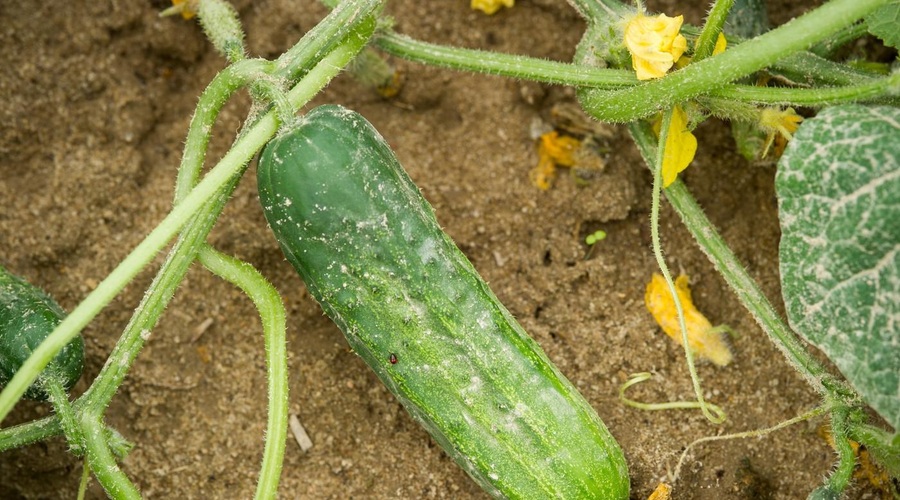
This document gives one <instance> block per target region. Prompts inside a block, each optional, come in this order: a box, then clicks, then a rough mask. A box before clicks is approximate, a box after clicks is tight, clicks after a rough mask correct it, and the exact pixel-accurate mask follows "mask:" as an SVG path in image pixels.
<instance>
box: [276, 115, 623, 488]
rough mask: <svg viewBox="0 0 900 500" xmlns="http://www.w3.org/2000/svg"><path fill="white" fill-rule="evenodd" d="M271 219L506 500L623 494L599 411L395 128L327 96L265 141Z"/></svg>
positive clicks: (344, 323)
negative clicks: (503, 297)
mask: <svg viewBox="0 0 900 500" xmlns="http://www.w3.org/2000/svg"><path fill="white" fill-rule="evenodd" d="M258 180H259V195H260V201H261V203H262V206H263V209H264V212H265V216H266V219H267V220H268V222H269V225H270V226H271V228H272V230H273V232H274V233H275V237H276V239H277V240H278V242H279V244H280V245H281V248H282V250H283V251H284V254H285V256H286V257H287V259H288V261H290V262H291V264H293V266H294V267H295V268H296V269H297V272H299V273H300V276H301V277H302V278H303V280H304V281H305V282H306V285H307V287H308V289H309V291H310V293H311V294H312V295H313V296H314V297H315V298H316V299H317V300H318V301H319V303H320V304H321V305H322V308H323V309H324V310H325V313H326V314H327V315H328V316H329V317H330V318H331V319H332V320H333V321H334V322H335V323H337V325H338V326H339V327H340V329H341V330H342V331H343V332H344V335H345V336H346V338H347V341H348V342H349V343H350V346H351V347H352V348H353V349H354V350H355V351H356V353H357V354H359V355H360V356H361V357H362V358H363V359H364V360H365V362H366V363H367V364H368V365H369V366H370V367H371V368H372V369H373V370H374V371H375V373H376V374H377V375H378V377H379V378H380V379H381V380H382V381H383V382H384V384H385V385H386V386H387V387H388V388H389V389H390V390H391V392H393V393H394V394H395V395H396V396H397V398H398V399H399V400H400V401H401V402H402V403H403V405H404V406H405V407H406V409H407V410H408V411H409V412H410V413H411V414H412V416H413V417H414V418H415V419H416V420H417V421H419V422H420V423H421V424H422V425H423V426H424V427H425V428H426V429H427V430H428V432H429V433H430V434H431V435H432V437H434V439H435V440H436V441H437V442H438V443H439V444H440V445H441V446H442V447H443V448H444V450H446V451H447V453H449V454H450V456H452V457H453V459H454V460H456V462H457V463H458V464H459V465H460V466H462V467H463V469H465V470H466V472H468V473H469V475H471V476H472V477H473V478H474V479H475V481H477V482H478V483H479V484H480V485H481V487H482V488H484V489H485V490H486V491H487V492H489V493H490V494H491V495H493V496H495V497H498V498H529V499H530V498H534V499H545V498H564V499H592V498H597V499H619V498H627V497H628V490H629V481H628V472H627V469H626V464H625V460H624V457H623V455H622V451H621V450H620V448H619V446H618V444H617V443H616V441H615V440H614V439H613V437H612V436H611V435H610V433H609V431H608V430H607V429H606V427H605V426H604V425H603V422H601V421H600V419H599V417H598V416H597V414H596V413H595V412H594V410H593V408H591V407H590V405H589V404H588V403H587V402H586V401H585V400H584V398H583V397H582V396H581V394H579V393H578V391H577V390H576V389H575V387H574V386H572V384H571V383H570V382H569V381H568V380H566V378H565V377H564V376H563V375H562V374H561V373H560V372H559V370H557V368H556V367H555V366H553V364H552V363H551V362H550V360H549V359H547V356H546V355H545V354H544V352H543V351H542V350H541V349H540V347H538V345H537V344H536V343H535V342H534V341H533V340H532V339H531V338H530V337H528V335H527V334H526V333H525V331H524V330H523V329H522V327H521V326H519V324H518V323H517V322H516V320H515V319H513V317H512V315H511V314H510V313H509V312H508V311H507V310H506V308H505V307H503V305H502V304H501V303H500V301H499V300H497V297H495V296H494V294H493V292H491V290H490V288H489V287H488V285H487V284H486V283H485V282H484V280H482V279H481V277H480V276H479V275H478V273H477V272H476V271H475V269H474V268H473V267H472V264H471V263H470V262H469V261H468V260H467V259H466V257H465V256H464V255H463V254H462V252H460V251H459V249H458V248H457V247H456V246H455V245H454V243H453V241H452V240H451V239H450V238H449V237H448V236H447V235H446V234H445V233H444V232H443V231H441V229H440V227H439V225H438V223H437V220H436V219H435V216H434V212H433V210H432V208H431V206H430V205H429V204H428V202H427V201H425V199H424V198H423V197H422V195H421V194H420V192H419V190H418V188H417V187H416V186H415V185H414V184H413V183H412V181H411V180H410V179H409V177H408V176H407V175H406V172H405V171H404V170H403V168H402V167H401V166H400V164H399V163H398V161H397V159H396V157H395V156H394V154H393V153H392V151H391V150H390V148H389V147H388V145H387V144H386V143H385V141H384V139H383V138H382V137H381V136H380V135H379V134H378V132H377V131H376V130H375V129H374V128H373V127H372V125H371V124H369V122H367V121H366V120H365V119H364V118H363V117H362V116H360V115H359V114H357V113H355V112H353V111H350V110H347V109H345V108H342V107H339V106H332V105H329V106H321V107H318V108H316V109H314V110H312V111H311V112H310V113H309V114H307V115H306V116H305V117H303V118H302V119H301V121H300V122H299V123H298V124H297V125H296V126H295V127H293V128H292V129H291V130H290V131H288V132H287V133H285V134H283V135H281V136H279V137H277V138H276V139H274V140H273V141H272V142H270V143H269V144H268V146H266V149H265V151H264V152H263V154H262V157H261V159H260V162H259V172H258Z"/></svg>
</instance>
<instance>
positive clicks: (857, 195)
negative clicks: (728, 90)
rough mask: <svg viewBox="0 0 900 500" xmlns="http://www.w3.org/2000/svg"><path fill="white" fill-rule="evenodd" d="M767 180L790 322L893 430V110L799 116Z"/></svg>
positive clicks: (897, 345)
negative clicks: (773, 197)
mask: <svg viewBox="0 0 900 500" xmlns="http://www.w3.org/2000/svg"><path fill="white" fill-rule="evenodd" d="M775 186H776V190H777V195H778V205H779V219H780V222H781V231H782V238H781V246H780V248H779V254H780V255H779V257H780V266H781V286H782V294H783V296H784V302H785V306H786V307H787V315H788V321H789V322H790V324H791V327H792V328H794V330H795V331H797V332H798V333H799V334H800V335H802V336H803V337H804V338H806V340H807V341H809V342H810V343H812V344H814V345H815V346H816V347H818V348H819V349H821V350H822V351H823V352H824V353H825V354H826V355H827V356H828V357H829V358H830V359H831V360H832V361H833V362H834V364H835V365H837V367H838V369H839V370H840V371H841V373H843V375H844V377H846V379H847V380H848V381H849V382H850V384H851V385H853V387H854V388H855V389H856V390H857V391H858V392H859V394H860V395H861V396H862V397H863V399H864V400H865V401H866V402H867V403H868V404H869V405H870V406H871V407H872V408H873V409H874V410H875V411H877V412H878V413H879V414H880V415H881V416H882V417H884V418H885V420H887V422H888V423H889V424H891V425H892V426H893V427H894V429H900V109H897V108H891V107H865V106H859V105H848V106H838V107H833V108H827V109H825V110H824V111H822V112H821V113H820V114H819V115H818V116H817V117H815V118H812V119H809V120H806V121H805V122H804V123H803V125H802V126H801V127H800V129H799V130H798V131H797V133H796V135H795V136H794V139H793V140H792V141H791V142H790V144H789V145H788V147H787V149H786V150H785V152H784V155H783V156H782V157H781V160H780V161H779V163H778V173H777V174H776V178H775Z"/></svg>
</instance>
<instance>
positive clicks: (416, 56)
mask: <svg viewBox="0 0 900 500" xmlns="http://www.w3.org/2000/svg"><path fill="white" fill-rule="evenodd" d="M375 45H377V46H378V48H380V49H381V50H383V51H385V52H387V53H388V54H391V55H394V56H397V57H402V58H403V59H407V60H410V61H414V62H418V63H423V64H430V65H433V66H440V67H443V68H450V69H455V70H462V71H476V72H479V73H485V74H489V75H495V76H508V77H512V78H522V79H526V80H537V81H540V82H543V83H555V84H564V85H575V86H589V87H599V88H619V87H623V86H626V85H635V84H637V83H638V80H637V78H635V76H634V72H633V71H626V70H621V69H604V68H592V67H589V66H579V65H575V64H570V63H564V62H558V61H550V60H546V59H538V58H535V57H528V56H520V55H515V54H501V53H497V52H490V51H485V50H476V49H464V48H459V47H448V46H446V45H437V44H433V43H429V42H423V41H420V40H415V39H413V38H410V37H408V36H406V35H400V34H397V33H394V32H392V31H384V32H381V33H379V34H378V35H377V36H376V37H375Z"/></svg>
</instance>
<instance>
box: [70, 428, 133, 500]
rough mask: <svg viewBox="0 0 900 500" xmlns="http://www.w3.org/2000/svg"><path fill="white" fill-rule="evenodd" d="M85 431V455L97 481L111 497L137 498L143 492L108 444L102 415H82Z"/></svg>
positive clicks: (127, 499)
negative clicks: (125, 470)
mask: <svg viewBox="0 0 900 500" xmlns="http://www.w3.org/2000/svg"><path fill="white" fill-rule="evenodd" d="M81 428H82V430H83V432H84V441H85V448H86V450H85V456H86V457H87V461H88V465H90V467H91V471H92V472H93V473H94V476H95V477H96V478H97V481H98V482H99V483H100V484H101V485H102V486H103V489H104V490H106V494H107V495H109V496H110V498H116V499H125V500H136V499H140V498H141V492H140V491H138V489H137V487H135V486H134V484H132V482H131V481H130V480H129V479H128V476H126V475H125V473H124V472H122V469H121V468H119V464H117V463H116V457H115V456H114V455H113V454H112V452H111V451H110V449H109V446H108V445H107V444H106V441H107V440H106V428H105V427H104V425H103V423H102V422H101V421H100V417H99V416H97V415H93V414H92V413H90V412H87V413H85V414H83V415H82V417H81Z"/></svg>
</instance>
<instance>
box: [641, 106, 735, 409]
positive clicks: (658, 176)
mask: <svg viewBox="0 0 900 500" xmlns="http://www.w3.org/2000/svg"><path fill="white" fill-rule="evenodd" d="M672 112H673V109H669V110H667V111H666V112H665V113H663V119H662V125H661V126H660V130H659V141H658V143H657V150H656V155H654V158H653V159H654V160H655V161H654V162H653V163H648V165H652V168H653V188H652V196H651V202H650V203H651V208H650V238H651V240H652V245H653V256H654V257H656V264H657V266H658V267H659V269H660V271H661V272H662V275H663V278H665V280H666V284H667V285H668V286H669V293H670V294H672V299H673V300H674V302H675V311H676V312H677V314H678V327H679V328H680V329H681V344H682V345H683V346H684V354H685V358H686V359H687V366H688V372H690V374H691V383H692V384H693V386H694V395H695V396H696V398H697V404H698V406H699V407H700V411H701V412H703V416H704V417H706V418H707V419H708V420H709V421H710V422H714V423H717V424H720V423H722V422H724V421H725V418H724V417H725V415H724V414H723V413H720V414H719V415H713V413H712V411H711V410H710V409H709V405H708V404H707V403H706V400H705V399H704V397H703V389H702V388H701V387H700V376H699V375H698V374H697V368H696V366H695V365H694V353H693V351H692V350H691V344H690V340H689V339H688V330H687V325H686V322H685V319H684V308H683V307H682V305H681V299H680V298H679V297H678V293H677V292H676V291H675V282H674V280H672V273H671V272H670V271H669V266H668V265H667V264H666V259H665V257H663V252H662V244H661V243H660V238H659V201H660V200H659V199H660V192H661V191H662V165H663V159H664V158H665V156H666V138H667V136H668V134H669V126H670V125H671V123H672Z"/></svg>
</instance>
